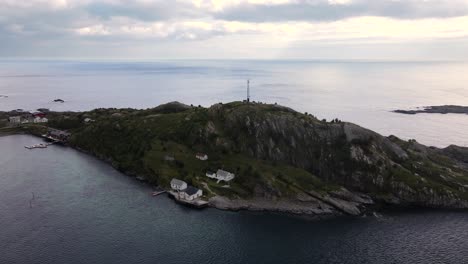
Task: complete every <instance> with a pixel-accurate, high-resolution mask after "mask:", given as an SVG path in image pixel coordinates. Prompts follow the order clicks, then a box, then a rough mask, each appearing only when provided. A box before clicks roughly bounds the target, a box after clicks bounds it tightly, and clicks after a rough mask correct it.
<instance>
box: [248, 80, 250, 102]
mask: <svg viewBox="0 0 468 264" xmlns="http://www.w3.org/2000/svg"><path fill="white" fill-rule="evenodd" d="M249 102H250V80H247V103H249Z"/></svg>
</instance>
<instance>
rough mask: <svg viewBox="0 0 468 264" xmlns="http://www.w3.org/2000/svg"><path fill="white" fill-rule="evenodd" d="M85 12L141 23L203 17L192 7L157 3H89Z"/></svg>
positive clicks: (177, 3) (106, 17)
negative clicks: (140, 21)
mask: <svg viewBox="0 0 468 264" xmlns="http://www.w3.org/2000/svg"><path fill="white" fill-rule="evenodd" d="M85 10H86V11H87V12H88V13H89V14H91V15H93V16H97V17H100V18H103V19H109V18H111V17H115V16H124V17H129V18H133V19H138V20H142V21H161V20H169V19H176V18H195V17H201V16H203V13H202V12H201V11H200V10H196V9H194V8H193V5H191V4H189V3H182V2H172V1H159V2H155V3H151V4H138V3H131V2H129V3H125V4H121V3H114V4H112V3H100V2H96V3H91V4H89V5H87V6H86V7H85Z"/></svg>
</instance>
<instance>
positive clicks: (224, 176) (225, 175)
mask: <svg viewBox="0 0 468 264" xmlns="http://www.w3.org/2000/svg"><path fill="white" fill-rule="evenodd" d="M234 177H235V175H234V173H230V172H228V171H225V170H218V171H217V172H216V179H218V180H220V181H230V180H232V179H234Z"/></svg>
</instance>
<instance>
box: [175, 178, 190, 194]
mask: <svg viewBox="0 0 468 264" xmlns="http://www.w3.org/2000/svg"><path fill="white" fill-rule="evenodd" d="M171 188H172V189H173V190H176V191H183V190H185V189H187V183H186V182H184V181H181V180H178V179H172V180H171Z"/></svg>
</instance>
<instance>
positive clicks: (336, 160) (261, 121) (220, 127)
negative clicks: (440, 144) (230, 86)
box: [205, 104, 468, 208]
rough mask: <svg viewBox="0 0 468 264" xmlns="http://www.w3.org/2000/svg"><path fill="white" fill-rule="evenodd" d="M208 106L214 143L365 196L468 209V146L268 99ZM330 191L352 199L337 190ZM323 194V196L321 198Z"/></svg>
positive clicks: (361, 202)
mask: <svg viewBox="0 0 468 264" xmlns="http://www.w3.org/2000/svg"><path fill="white" fill-rule="evenodd" d="M208 111H209V112H210V117H211V118H210V119H211V120H217V121H218V122H217V125H214V124H215V123H216V122H211V121H210V122H208V123H207V126H206V131H205V134H208V135H209V134H215V135H216V136H218V137H217V140H216V142H215V143H216V144H218V145H223V146H226V147H229V148H232V149H234V150H235V151H238V152H241V153H243V154H245V155H248V156H251V157H252V158H255V159H260V160H268V161H275V162H280V163H286V164H288V165H291V166H294V167H297V168H301V169H304V170H307V171H309V172H310V173H312V174H314V175H316V176H317V177H319V178H320V179H321V180H323V181H325V182H327V183H333V184H336V185H339V186H342V187H343V191H344V192H347V193H348V192H349V193H355V192H357V193H364V194H366V195H367V196H366V199H365V200H366V201H369V199H368V198H371V199H373V200H375V201H378V202H385V203H389V204H404V205H414V206H424V207H449V208H467V207H468V203H467V200H466V198H467V197H468V195H467V194H468V192H467V191H468V189H467V188H468V171H467V170H466V167H464V166H463V164H466V163H467V161H468V151H467V150H466V149H463V148H459V147H453V146H452V147H449V148H447V149H444V150H440V149H435V148H429V147H426V146H423V145H420V144H418V143H417V142H415V141H411V142H405V141H402V140H399V139H398V138H396V137H393V136H392V137H388V138H387V137H383V136H381V135H379V134H377V133H375V132H372V131H370V130H367V129H364V128H362V127H359V126H357V125H354V124H351V123H344V122H331V123H330V122H323V121H319V120H317V119H315V118H314V117H312V116H309V115H303V114H299V113H296V112H294V111H292V110H291V109H287V108H283V107H278V106H272V105H247V104H244V105H240V106H239V105H238V106H236V107H232V106H230V105H227V106H225V105H215V106H213V107H211V108H210V109H209V110H208ZM306 191H307V190H306ZM328 195H330V196H331V197H335V198H339V199H341V200H345V201H350V200H351V199H350V196H342V195H341V196H340V195H338V194H337V193H329V194H328ZM324 197H326V196H324ZM324 197H320V199H321V200H326V199H325V198H324ZM351 201H352V200H351ZM352 202H354V203H357V204H365V203H363V201H360V200H358V201H356V200H355V201H352ZM328 203H329V204H330V201H328ZM331 203H332V202H331ZM368 203H370V202H368ZM335 207H336V206H335Z"/></svg>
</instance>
